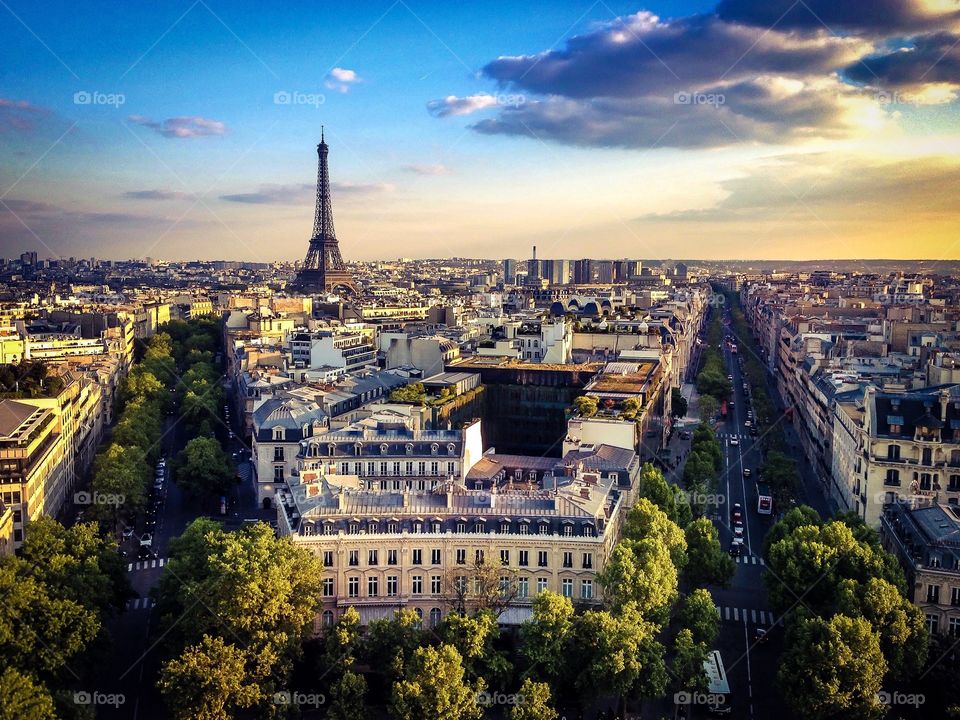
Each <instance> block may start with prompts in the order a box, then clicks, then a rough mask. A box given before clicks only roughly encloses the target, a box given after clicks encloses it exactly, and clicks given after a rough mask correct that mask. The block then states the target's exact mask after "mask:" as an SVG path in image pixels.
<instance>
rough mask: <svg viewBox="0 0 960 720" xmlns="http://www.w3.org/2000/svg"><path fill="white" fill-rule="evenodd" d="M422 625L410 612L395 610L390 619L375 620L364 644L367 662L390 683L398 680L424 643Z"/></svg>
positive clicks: (364, 656)
mask: <svg viewBox="0 0 960 720" xmlns="http://www.w3.org/2000/svg"><path fill="white" fill-rule="evenodd" d="M420 625H421V623H420V618H419V617H418V616H417V614H416V613H415V612H414V611H413V610H409V609H402V610H396V611H394V614H393V618H391V619H389V620H387V619H379V620H372V621H371V622H370V624H369V625H368V626H367V634H366V636H365V637H364V642H363V648H362V656H363V660H364V663H365V664H366V665H367V666H369V667H370V668H371V669H372V670H373V671H374V672H377V673H380V674H382V675H383V676H384V677H386V678H387V679H388V680H389V681H390V682H393V681H395V680H399V679H400V678H401V677H403V674H404V671H405V668H406V667H407V664H408V663H409V662H410V660H411V658H413V654H414V652H416V650H417V648H418V647H420V646H421V645H422V644H423V642H424V633H423V630H422V628H421V627H420Z"/></svg>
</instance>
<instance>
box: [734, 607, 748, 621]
mask: <svg viewBox="0 0 960 720" xmlns="http://www.w3.org/2000/svg"><path fill="white" fill-rule="evenodd" d="M743 617H744V619H746V617H747V614H746V613H744V614H743ZM733 619H734V620H736V621H739V620H740V608H734V609H733Z"/></svg>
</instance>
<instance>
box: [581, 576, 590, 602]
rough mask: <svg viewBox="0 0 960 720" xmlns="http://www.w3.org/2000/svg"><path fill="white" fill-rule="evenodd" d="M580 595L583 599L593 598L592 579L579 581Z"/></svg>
mask: <svg viewBox="0 0 960 720" xmlns="http://www.w3.org/2000/svg"><path fill="white" fill-rule="evenodd" d="M580 597H581V598H583V599H584V600H592V599H593V580H581V581H580Z"/></svg>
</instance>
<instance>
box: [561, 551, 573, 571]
mask: <svg viewBox="0 0 960 720" xmlns="http://www.w3.org/2000/svg"><path fill="white" fill-rule="evenodd" d="M563 567H565V568H572V567H573V553H572V552H564V553H563Z"/></svg>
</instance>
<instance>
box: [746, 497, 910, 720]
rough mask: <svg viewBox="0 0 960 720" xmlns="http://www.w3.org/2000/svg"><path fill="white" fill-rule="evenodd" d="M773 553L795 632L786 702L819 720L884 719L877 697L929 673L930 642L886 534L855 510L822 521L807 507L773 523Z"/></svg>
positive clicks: (775, 591)
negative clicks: (881, 537)
mask: <svg viewBox="0 0 960 720" xmlns="http://www.w3.org/2000/svg"><path fill="white" fill-rule="evenodd" d="M764 557H765V560H766V563H767V566H768V567H769V569H770V572H768V573H766V574H765V575H764V580H765V582H766V585H767V590H768V594H769V597H770V601H771V603H772V604H773V607H774V609H775V610H776V612H777V613H778V614H780V615H782V616H783V617H784V622H785V624H786V628H787V630H786V640H785V647H786V649H785V652H784V654H783V658H782V663H781V667H780V671H779V675H778V677H779V680H780V684H781V688H782V690H783V693H784V696H785V697H786V699H787V701H788V702H789V703H790V705H791V706H792V707H793V708H794V709H795V710H796V712H798V713H800V714H802V715H803V716H804V717H809V718H814V720H818V719H819V718H833V717H859V718H880V717H883V716H884V715H885V714H886V711H887V709H888V708H886V707H885V706H884V705H883V704H881V702H880V700H879V695H878V693H880V691H881V689H887V690H892V689H894V688H895V687H897V686H898V685H899V684H901V683H905V682H908V681H909V680H911V678H914V677H916V676H917V675H918V674H919V673H920V672H921V671H922V670H923V668H924V665H925V663H926V660H927V656H928V642H929V640H928V633H927V630H926V625H925V622H924V617H923V613H922V612H921V611H920V609H919V608H917V607H916V606H915V605H913V604H912V603H911V602H910V601H909V600H908V599H907V597H906V583H905V579H904V575H903V571H902V569H901V568H900V566H899V565H898V564H897V561H896V559H895V558H894V556H893V555H891V554H890V553H888V552H886V551H885V550H884V549H883V548H882V547H881V546H880V543H879V540H878V537H877V533H876V532H875V531H874V530H872V529H870V528H868V527H867V526H866V525H865V524H864V523H863V521H862V520H861V519H859V518H858V517H856V516H855V515H853V514H849V513H848V514H843V515H839V516H837V517H836V518H834V519H833V520H829V521H822V520H821V519H820V517H819V515H818V514H817V513H816V511H815V510H813V509H812V508H809V507H806V506H801V507H797V508H794V509H792V510H790V511H789V512H787V513H786V514H785V515H784V516H783V518H782V519H781V520H780V521H779V522H777V523H776V524H775V525H774V526H773V527H772V528H771V529H770V532H769V533H768V534H767V537H766V538H765V540H764Z"/></svg>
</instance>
